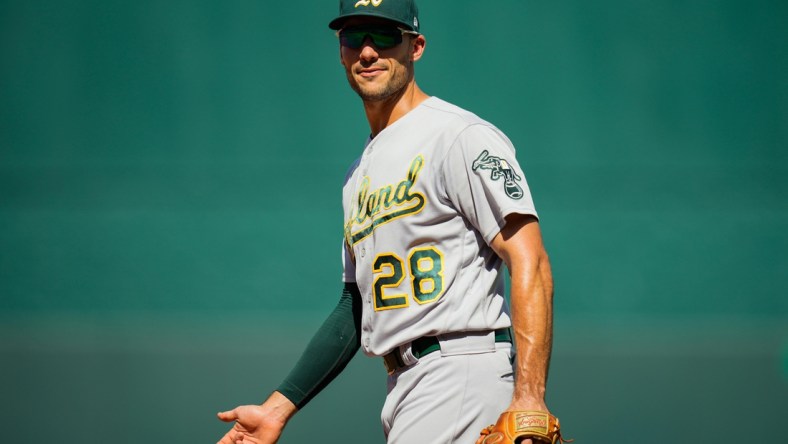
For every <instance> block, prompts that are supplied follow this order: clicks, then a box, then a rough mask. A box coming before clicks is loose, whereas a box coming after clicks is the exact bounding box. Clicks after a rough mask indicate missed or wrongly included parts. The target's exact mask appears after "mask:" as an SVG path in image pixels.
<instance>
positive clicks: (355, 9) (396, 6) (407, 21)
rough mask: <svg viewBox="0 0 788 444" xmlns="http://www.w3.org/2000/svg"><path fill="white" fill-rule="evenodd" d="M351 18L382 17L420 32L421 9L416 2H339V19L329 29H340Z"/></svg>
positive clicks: (344, 0) (365, 0)
mask: <svg viewBox="0 0 788 444" xmlns="http://www.w3.org/2000/svg"><path fill="white" fill-rule="evenodd" d="M351 17H380V18H384V19H387V20H391V21H393V22H397V23H398V24H400V25H402V26H404V27H405V28H407V29H410V30H411V31H416V32H419V8H417V7H416V2H415V1H414V0H339V17H337V18H335V19H334V20H331V23H329V24H328V27H329V28H331V29H340V28H342V25H343V24H344V23H345V20H347V19H349V18H351Z"/></svg>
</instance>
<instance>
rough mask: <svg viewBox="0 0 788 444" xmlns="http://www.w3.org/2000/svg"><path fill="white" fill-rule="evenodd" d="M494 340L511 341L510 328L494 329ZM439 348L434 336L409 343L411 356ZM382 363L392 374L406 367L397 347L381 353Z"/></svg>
mask: <svg viewBox="0 0 788 444" xmlns="http://www.w3.org/2000/svg"><path fill="white" fill-rule="evenodd" d="M495 342H509V343H511V342H512V332H511V330H510V329H509V328H499V329H498V330H495ZM440 349H441V344H440V342H438V338H437V337H436V336H423V337H421V338H418V339H416V340H414V341H413V342H412V343H411V344H410V352H411V353H413V356H415V357H416V358H417V359H418V358H421V357H422V356H426V355H428V354H430V353H432V352H434V351H438V350H440ZM383 365H385V366H386V370H387V371H388V374H392V373H394V372H395V371H397V370H399V369H401V368H403V367H407V366H406V365H405V363H404V362H403V361H402V354H401V353H400V351H399V347H397V348H395V349H394V350H392V351H390V352H388V353H386V354H385V355H383Z"/></svg>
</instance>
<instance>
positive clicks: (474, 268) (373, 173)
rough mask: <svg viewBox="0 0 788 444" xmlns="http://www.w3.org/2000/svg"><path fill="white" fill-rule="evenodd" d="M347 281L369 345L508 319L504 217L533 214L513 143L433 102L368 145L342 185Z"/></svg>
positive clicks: (375, 349)
mask: <svg viewBox="0 0 788 444" xmlns="http://www.w3.org/2000/svg"><path fill="white" fill-rule="evenodd" d="M343 207H344V217H345V248H344V260H343V264H344V280H345V282H356V283H357V284H358V287H359V289H360V291H361V296H362V299H363V304H364V308H363V310H362V320H361V330H362V332H361V347H362V350H364V352H365V353H366V354H368V355H374V356H382V355H384V354H386V353H387V352H389V351H390V350H392V349H393V348H394V347H397V346H399V345H401V344H404V343H407V342H410V341H412V340H414V339H416V338H419V337H422V336H434V335H438V334H444V333H450V332H459V331H475V330H494V329H498V328H504V327H508V326H510V324H511V321H510V317H509V309H508V307H507V304H506V302H505V299H504V294H503V279H502V276H501V274H500V270H501V259H500V258H499V257H498V256H497V255H496V254H495V252H494V251H493V250H492V248H491V247H490V246H489V244H490V242H491V241H492V239H493V238H494V237H495V236H496V235H497V234H498V233H499V232H500V230H501V228H502V227H503V225H504V218H505V217H506V216H507V215H508V214H512V213H521V214H530V215H534V216H536V210H535V208H534V204H533V201H532V199H531V194H530V191H529V189H528V185H527V183H526V180H525V176H524V174H523V172H522V170H521V169H520V167H519V166H518V163H517V160H516V159H515V151H514V147H513V146H512V143H511V142H510V141H509V139H508V138H507V137H506V136H505V135H504V134H503V133H502V132H501V131H500V130H498V129H497V128H496V127H494V126H493V125H492V124H490V123H488V122H486V121H484V120H482V119H480V118H479V117H477V116H476V115H474V114H472V113H470V112H468V111H465V110H463V109H461V108H459V107H457V106H454V105H452V104H449V103H447V102H445V101H443V100H440V99H438V98H435V97H431V98H429V99H427V100H425V101H424V102H422V103H421V104H419V106H418V107H416V108H415V109H414V110H412V111H411V112H409V113H407V114H406V115H405V116H403V117H402V118H400V119H399V120H397V121H396V122H394V123H393V124H392V125H390V126H388V127H387V128H386V129H384V130H383V131H382V132H380V133H379V134H378V135H377V136H376V137H375V138H374V139H371V140H368V141H367V145H366V147H365V149H364V152H363V154H362V156H361V157H360V158H359V159H358V160H357V161H356V163H355V164H354V165H353V167H352V168H351V170H350V172H349V173H348V176H347V178H346V182H345V186H344V189H343Z"/></svg>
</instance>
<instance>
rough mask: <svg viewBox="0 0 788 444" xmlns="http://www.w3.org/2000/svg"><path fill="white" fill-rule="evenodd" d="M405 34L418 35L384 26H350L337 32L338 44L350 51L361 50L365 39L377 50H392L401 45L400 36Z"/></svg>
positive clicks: (406, 30) (413, 32)
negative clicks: (370, 41)
mask: <svg viewBox="0 0 788 444" xmlns="http://www.w3.org/2000/svg"><path fill="white" fill-rule="evenodd" d="M405 34H412V35H419V33H418V32H415V31H410V30H408V29H403V28H399V27H393V26H385V25H384V26H381V25H376V26H351V27H347V28H342V29H340V30H339V31H337V36H338V37H339V44H340V45H342V46H345V47H347V48H351V49H358V48H361V45H363V44H364V40H365V39H366V38H367V37H369V39H370V40H372V44H373V45H375V47H377V48H378V49H389V48H393V47H395V46H397V45H399V44H400V43H402V36H403V35H405Z"/></svg>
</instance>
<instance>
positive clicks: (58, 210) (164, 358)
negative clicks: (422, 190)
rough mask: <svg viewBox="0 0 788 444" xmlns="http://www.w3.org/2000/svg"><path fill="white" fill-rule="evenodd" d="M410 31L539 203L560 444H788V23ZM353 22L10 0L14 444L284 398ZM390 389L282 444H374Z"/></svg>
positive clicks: (138, 434)
mask: <svg viewBox="0 0 788 444" xmlns="http://www.w3.org/2000/svg"><path fill="white" fill-rule="evenodd" d="M420 9H421V21H422V25H423V30H424V32H425V34H426V36H427V40H428V47H427V52H426V55H425V57H424V59H422V61H420V62H419V64H418V65H417V73H418V75H417V77H418V79H419V84H420V85H421V86H422V88H423V89H425V90H426V91H427V92H428V93H430V94H433V95H437V96H439V97H441V98H443V99H446V100H449V101H451V102H454V103H456V104H458V105H460V106H463V107H465V108H468V109H470V110H473V111H474V112H476V113H477V114H479V115H480V116H482V117H483V118H486V119H487V120H490V121H492V122H493V123H495V124H496V125H497V126H499V127H500V128H501V129H503V130H504V131H505V132H506V133H507V134H508V135H509V137H510V138H511V139H512V140H513V141H514V143H515V145H516V146H517V147H518V158H519V160H520V162H521V164H522V165H523V166H524V168H525V170H526V174H527V177H528V179H529V183H530V185H531V189H532V191H533V193H534V196H535V200H536V203H537V206H538V208H539V211H540V215H541V217H542V227H543V232H544V236H545V241H546V244H547V247H548V250H549V253H550V255H551V260H552V263H553V269H554V276H555V281H556V301H555V306H556V314H555V322H556V332H555V347H554V356H553V361H552V367H551V375H550V382H549V394H548V401H549V404H550V405H551V406H552V409H553V410H554V412H555V413H556V414H558V415H559V416H560V417H561V419H562V422H563V423H564V426H565V432H566V434H567V435H568V436H570V437H575V438H577V442H578V443H580V444H583V443H604V442H611V441H623V442H637V443H661V442H664V441H668V442H681V443H683V442H686V443H697V442H721V441H728V440H731V439H733V440H736V441H740V440H746V441H750V440H752V441H754V440H765V439H767V438H776V439H779V436H782V435H784V430H782V427H781V423H782V421H784V419H785V417H786V414H788V294H787V293H788V253H787V252H788V234H787V233H786V231H787V230H788V179H787V178H786V177H787V176H788V27H786V23H788V3H786V2H784V1H776V0H775V1H766V0H755V1H743V0H719V1H716V2H707V1H697V0H689V1H687V0H684V1H678V0H660V1H657V0H644V1H632V0H602V1H597V2H588V1H579V0H567V1H558V2H536V1H515V0H509V1H486V2H481V1H470V0H452V1H449V0H422V1H421V4H420ZM336 10H337V5H336V2H335V1H325V0H324V1H320V2H317V1H311V2H307V1H281V2H272V1H263V0H254V1H253V0H230V1H213V2H211V1H205V0H191V1H181V0H169V1H152V0H141V1H136V2H122V1H117V0H103V1H97V0H82V1H76V0H27V1H0V397H2V403H0V431H1V435H2V437H3V438H2V440H3V441H4V442H22V441H30V442H39V441H46V442H58V443H67V444H68V443H99V442H101V443H104V442H113V443H135V444H136V443H143V442H168V443H197V442H204V443H213V442H215V441H216V440H217V439H218V438H219V437H220V436H221V435H222V434H223V433H224V431H225V430H226V428H227V427H226V426H225V425H224V424H222V423H220V422H219V421H218V420H216V419H215V417H214V415H215V413H216V412H217V411H219V410H222V409H227V408H231V407H233V406H235V405H237V404H246V403H258V402H260V401H262V400H263V399H264V398H265V397H266V396H267V394H268V393H269V392H270V391H271V390H272V389H273V388H274V387H275V386H276V385H277V384H278V382H279V381H280V379H281V378H282V377H283V376H284V375H285V374H286V373H287V371H288V370H289V369H290V367H291V366H292V364H293V363H294V362H295V360H296V359H297V358H298V356H299V354H300V351H301V350H302V348H303V347H304V345H305V343H306V342H307V341H308V340H309V338H310V336H311V334H312V333H313V332H314V331H315V329H316V328H317V327H318V326H319V324H320V322H321V321H322V319H323V317H324V316H325V315H326V314H327V313H328V312H329V311H330V310H331V309H332V307H333V306H334V304H335V302H336V300H337V299H338V296H339V293H340V288H341V283H340V272H341V266H340V262H339V251H340V242H341V233H342V228H341V227H342V215H341V210H340V196H341V194H340V193H341V185H342V179H343V177H344V172H345V170H346V168H347V166H348V165H349V164H350V163H351V162H352V160H353V159H354V158H355V157H356V156H357V155H358V154H359V153H360V149H361V145H362V143H363V141H364V138H365V136H366V134H367V131H368V128H367V126H366V122H365V120H364V114H363V112H362V108H361V106H360V102H359V100H358V99H357V97H356V96H355V94H354V93H353V92H352V91H351V90H350V89H349V88H348V87H347V85H346V81H345V78H344V74H343V72H342V70H341V67H340V65H339V62H338V52H337V43H336V39H335V37H334V36H333V35H332V33H331V32H330V31H329V30H328V29H327V27H326V24H327V22H328V21H329V20H330V19H331V18H333V16H334V15H335V14H336ZM384 378H385V373H384V371H383V367H382V365H381V363H380V362H379V361H378V360H373V359H369V358H366V357H364V356H363V355H359V356H358V357H357V358H356V359H355V360H354V361H353V362H352V363H351V365H350V366H349V368H348V370H347V371H346V372H345V373H344V374H342V375H341V376H340V378H339V379H338V380H337V381H336V382H335V383H334V384H333V385H332V386H331V387H329V388H328V389H327V390H326V391H325V392H324V393H323V394H321V395H320V396H319V397H318V398H317V399H315V400H314V401H313V403H312V404H310V405H308V406H307V407H306V408H305V409H304V410H303V411H302V412H301V413H300V414H299V415H298V416H296V418H295V419H294V420H293V422H292V425H291V426H290V427H289V428H288V429H287V430H286V432H285V434H284V436H283V439H282V441H281V442H283V443H308V442H315V441H318V442H322V443H339V442H343V443H344V442H351V443H382V442H383V438H382V433H381V431H380V426H379V420H378V412H379V409H380V407H381V404H382V401H383V397H384V394H385V383H384ZM416 444H421V443H416ZM426 444H430V443H426Z"/></svg>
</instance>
